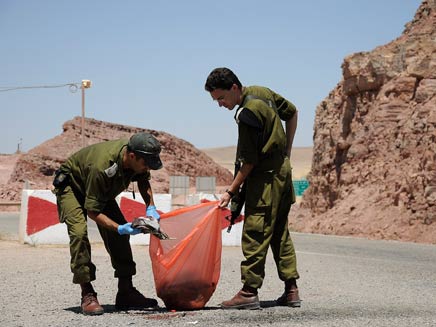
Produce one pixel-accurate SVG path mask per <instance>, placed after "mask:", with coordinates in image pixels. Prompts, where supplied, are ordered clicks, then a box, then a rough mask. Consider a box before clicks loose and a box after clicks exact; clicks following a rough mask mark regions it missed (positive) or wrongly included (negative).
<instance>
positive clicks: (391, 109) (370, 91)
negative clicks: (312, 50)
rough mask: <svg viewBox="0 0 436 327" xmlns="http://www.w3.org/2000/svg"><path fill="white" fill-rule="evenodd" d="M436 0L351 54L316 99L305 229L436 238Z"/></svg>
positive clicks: (299, 226)
mask: <svg viewBox="0 0 436 327" xmlns="http://www.w3.org/2000/svg"><path fill="white" fill-rule="evenodd" d="M435 40H436V1H435V0H428V1H422V4H421V5H420V7H419V8H418V10H417V12H416V14H415V16H414V18H413V20H412V21H411V22H410V23H408V24H407V25H406V27H405V30H404V32H403V34H402V35H401V36H400V37H398V38H397V39H396V40H394V41H392V42H390V43H388V44H386V45H383V46H380V47H377V48H375V49H374V50H373V51H370V52H360V53H355V54H353V55H350V56H348V57H346V58H345V60H344V62H343V64H342V73H343V78H342V80H341V81H340V82H339V83H338V84H337V86H336V88H335V89H334V90H332V91H331V93H330V94H329V95H328V97H326V98H325V99H324V101H322V102H321V104H320V105H319V106H318V107H317V111H316V117H315V125H314V149H313V163H312V169H311V174H310V175H309V178H308V179H309V182H310V186H309V188H308V190H307V191H306V193H305V194H304V196H303V200H302V202H301V208H300V210H299V212H298V215H297V217H296V220H294V221H293V222H292V224H293V228H294V229H296V230H298V231H305V232H312V233H323V234H338V235H354V236H363V237H370V238H376V239H394V240H403V241H416V242H429V243H436V42H435Z"/></svg>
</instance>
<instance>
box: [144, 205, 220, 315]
mask: <svg viewBox="0 0 436 327" xmlns="http://www.w3.org/2000/svg"><path fill="white" fill-rule="evenodd" d="M217 204H218V202H207V203H202V204H199V205H195V206H191V207H187V208H183V209H178V210H174V211H171V212H169V213H166V214H163V215H162V216H161V219H160V226H161V228H162V230H163V231H164V232H165V233H167V234H168V235H169V236H170V237H171V238H175V240H165V241H162V240H159V239H158V238H157V237H155V236H151V237H150V257H151V263H152V268H153V275H154V281H155V287H156V293H157V296H158V297H160V298H161V299H162V300H163V301H164V303H165V306H166V307H167V309H170V310H171V309H176V310H194V309H201V308H203V307H204V306H205V305H206V303H207V301H209V299H210V297H211V296H212V295H213V293H214V291H215V289H216V286H217V283H218V280H219V276H220V272H221V249H222V241H221V215H222V213H221V209H219V208H218V207H217Z"/></svg>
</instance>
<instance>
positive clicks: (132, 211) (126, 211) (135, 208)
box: [120, 197, 145, 222]
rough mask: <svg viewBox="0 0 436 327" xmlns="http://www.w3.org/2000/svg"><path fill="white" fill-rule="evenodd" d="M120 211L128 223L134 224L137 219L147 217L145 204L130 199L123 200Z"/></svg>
mask: <svg viewBox="0 0 436 327" xmlns="http://www.w3.org/2000/svg"><path fill="white" fill-rule="evenodd" d="M120 209H121V212H122V213H123V215H124V218H126V220H127V221H128V222H132V221H133V219H135V218H138V217H144V216H145V204H144V203H141V202H138V201H134V200H130V199H128V198H124V197H122V198H121V201H120Z"/></svg>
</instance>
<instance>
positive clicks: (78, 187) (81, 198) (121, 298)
mask: <svg viewBox="0 0 436 327" xmlns="http://www.w3.org/2000/svg"><path fill="white" fill-rule="evenodd" d="M160 151H161V147H160V144H159V142H158V141H157V139H156V138H154V137H153V136H152V135H151V134H148V133H137V134H134V135H133V136H132V137H131V138H130V139H121V140H114V141H107V142H102V143H98V144H94V145H91V146H88V147H86V148H83V149H81V150H80V151H78V152H76V153H75V154H73V155H72V156H71V157H69V158H68V159H67V160H66V162H65V163H64V164H62V165H61V167H60V168H59V170H58V171H57V172H56V176H55V179H54V181H53V185H54V187H55V189H54V193H55V194H56V199H57V206H58V213H59V220H60V222H61V223H65V224H66V225H67V229H68V235H69V238H70V254H71V265H70V266H71V271H72V273H73V283H74V284H80V287H81V289H82V300H81V308H82V312H83V314H85V315H99V314H103V312H104V310H103V307H102V306H101V305H100V304H99V302H98V300H97V293H96V292H95V291H94V288H93V286H92V284H91V281H93V280H95V279H96V276H95V271H96V267H95V265H94V264H93V263H92V260H91V245H90V242H89V239H88V232H87V223H86V221H87V216H88V217H90V218H91V219H92V220H94V221H95V222H96V223H97V227H98V230H99V232H100V235H101V237H102V239H103V241H104V245H105V247H106V250H107V252H108V253H109V255H110V257H111V262H112V266H113V268H114V270H115V273H114V276H115V277H116V278H118V293H117V295H116V300H115V307H116V308H117V309H125V310H127V309H129V308H149V307H155V306H157V301H156V300H155V299H151V298H146V297H144V295H142V294H141V293H140V292H139V291H138V290H137V289H136V288H134V287H133V285H132V276H133V275H135V274H136V264H135V262H134V261H133V256H132V250H131V247H130V242H129V238H130V235H135V234H138V233H140V230H138V229H135V228H132V227H131V223H128V222H127V221H126V219H125V218H124V216H123V214H122V213H121V210H120V208H119V206H118V204H117V203H116V201H115V198H116V196H117V195H118V194H120V193H121V192H122V191H124V190H126V189H127V187H128V185H129V183H130V182H131V181H136V182H137V184H138V189H139V191H140V193H141V196H142V198H143V199H144V201H145V204H146V206H147V209H146V216H152V217H154V218H156V219H158V220H159V218H160V216H159V213H158V212H157V211H156V207H155V205H154V200H153V192H152V189H151V186H150V182H149V180H150V169H154V170H155V169H160V168H162V162H161V160H160V157H159V153H160Z"/></svg>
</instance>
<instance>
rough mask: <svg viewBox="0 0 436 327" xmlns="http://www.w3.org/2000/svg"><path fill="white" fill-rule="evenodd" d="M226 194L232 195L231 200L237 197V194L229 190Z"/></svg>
mask: <svg viewBox="0 0 436 327" xmlns="http://www.w3.org/2000/svg"><path fill="white" fill-rule="evenodd" d="M226 193H227V194H228V195H230V197H231V198H233V197H234V196H235V193H233V192H232V191H230V190H229V189H227V190H226Z"/></svg>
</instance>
